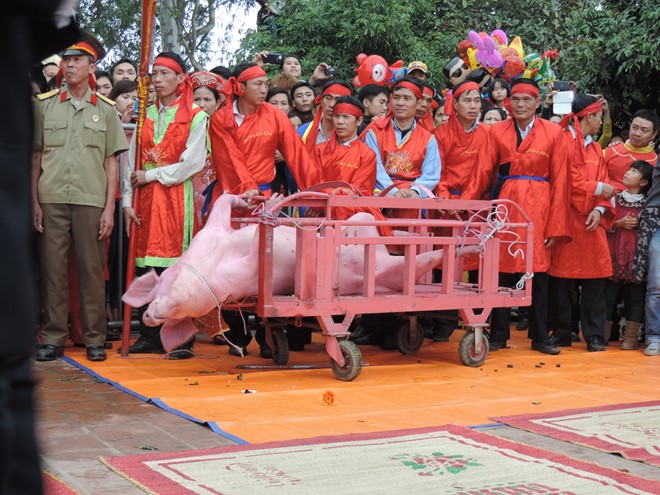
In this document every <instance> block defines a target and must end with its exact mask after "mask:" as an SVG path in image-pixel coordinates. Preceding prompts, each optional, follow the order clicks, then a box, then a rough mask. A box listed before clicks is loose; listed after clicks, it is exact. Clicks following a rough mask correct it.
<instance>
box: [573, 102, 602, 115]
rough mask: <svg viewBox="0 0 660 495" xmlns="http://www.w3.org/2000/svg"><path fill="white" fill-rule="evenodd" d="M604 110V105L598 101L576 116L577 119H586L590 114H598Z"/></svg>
mask: <svg viewBox="0 0 660 495" xmlns="http://www.w3.org/2000/svg"><path fill="white" fill-rule="evenodd" d="M602 109H603V103H602V102H601V101H600V100H596V101H595V102H593V103H592V104H591V105H589V106H588V107H586V108H585V109H583V110H580V111H579V112H578V113H576V114H575V116H576V117H586V116H587V115H589V114H592V113H598V112H600V111H601V110H602Z"/></svg>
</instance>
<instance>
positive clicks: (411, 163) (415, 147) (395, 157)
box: [362, 122, 432, 188]
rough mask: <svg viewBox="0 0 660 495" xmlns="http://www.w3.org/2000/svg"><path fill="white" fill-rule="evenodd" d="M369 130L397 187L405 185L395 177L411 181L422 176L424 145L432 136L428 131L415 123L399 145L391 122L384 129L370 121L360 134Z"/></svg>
mask: <svg viewBox="0 0 660 495" xmlns="http://www.w3.org/2000/svg"><path fill="white" fill-rule="evenodd" d="M369 131H372V132H373V133H374V135H375V136H376V140H377V141H378V149H379V150H380V154H381V160H382V161H383V167H385V171H386V172H387V174H388V175H389V176H390V177H391V178H392V181H393V182H394V183H395V184H396V185H397V187H399V188H401V187H406V186H405V185H399V183H398V182H397V179H398V180H403V181H407V182H413V181H414V180H415V179H417V178H418V177H421V176H422V165H423V164H424V158H425V157H426V146H427V145H428V143H429V139H430V138H431V136H432V134H431V133H430V132H429V131H427V130H426V129H423V128H422V127H420V126H419V125H416V126H415V128H414V129H413V130H411V131H410V132H409V133H408V134H407V135H406V137H405V138H404V141H403V142H402V143H401V145H398V144H397V142H396V135H395V133H394V129H393V128H392V123H391V122H390V123H389V124H388V125H387V126H385V128H384V129H381V128H380V127H378V126H377V125H374V123H373V122H372V123H371V124H370V125H369V127H367V128H366V129H365V130H364V131H363V133H362V136H365V135H366V134H367V132H369Z"/></svg>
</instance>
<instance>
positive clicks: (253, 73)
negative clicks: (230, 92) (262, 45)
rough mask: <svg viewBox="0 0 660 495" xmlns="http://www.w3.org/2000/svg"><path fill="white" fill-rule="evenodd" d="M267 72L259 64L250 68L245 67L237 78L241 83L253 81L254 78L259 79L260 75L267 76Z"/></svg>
mask: <svg viewBox="0 0 660 495" xmlns="http://www.w3.org/2000/svg"><path fill="white" fill-rule="evenodd" d="M265 76H266V73H265V72H264V70H263V69H262V68H261V67H259V66H258V65H254V66H252V67H250V68H248V69H245V70H244V71H243V72H241V73H240V74H239V76H238V77H237V78H236V80H237V81H238V82H239V83H242V82H248V81H252V79H257V78H258V77H265Z"/></svg>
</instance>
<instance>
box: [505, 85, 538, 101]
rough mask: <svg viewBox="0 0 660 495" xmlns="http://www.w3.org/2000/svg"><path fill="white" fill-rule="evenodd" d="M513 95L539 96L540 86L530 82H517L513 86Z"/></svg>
mask: <svg viewBox="0 0 660 495" xmlns="http://www.w3.org/2000/svg"><path fill="white" fill-rule="evenodd" d="M513 95H531V96H533V97H534V98H538V96H539V88H538V87H536V86H534V85H533V84H529V83H520V84H515V85H514V86H513V87H512V88H511V96H513Z"/></svg>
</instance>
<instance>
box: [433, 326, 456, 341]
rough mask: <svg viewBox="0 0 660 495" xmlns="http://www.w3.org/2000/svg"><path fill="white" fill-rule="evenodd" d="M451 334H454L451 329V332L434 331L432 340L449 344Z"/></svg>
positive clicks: (444, 330)
mask: <svg viewBox="0 0 660 495" xmlns="http://www.w3.org/2000/svg"><path fill="white" fill-rule="evenodd" d="M452 333H454V329H453V328H452V329H451V330H446V329H441V330H434V331H433V337H432V340H433V342H449V337H451V334H452Z"/></svg>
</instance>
